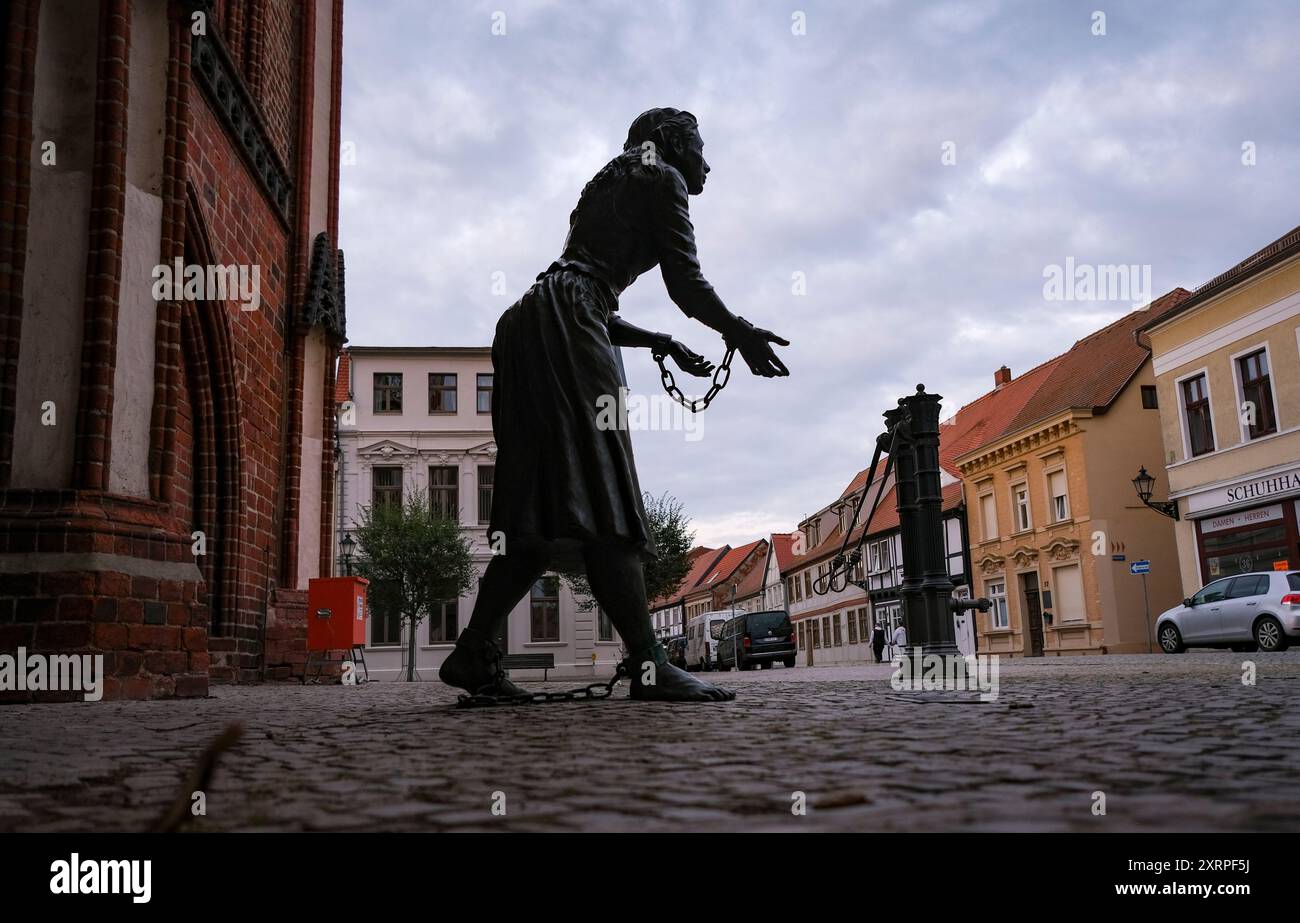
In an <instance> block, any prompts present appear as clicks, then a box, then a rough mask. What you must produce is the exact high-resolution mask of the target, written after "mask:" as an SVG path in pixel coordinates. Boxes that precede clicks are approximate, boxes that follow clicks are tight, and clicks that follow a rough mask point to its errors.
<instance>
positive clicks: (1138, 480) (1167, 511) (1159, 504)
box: [1133, 465, 1178, 520]
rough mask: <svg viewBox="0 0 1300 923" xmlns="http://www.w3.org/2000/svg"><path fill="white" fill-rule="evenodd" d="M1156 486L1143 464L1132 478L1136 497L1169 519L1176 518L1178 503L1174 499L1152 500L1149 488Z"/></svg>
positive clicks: (1154, 480)
mask: <svg viewBox="0 0 1300 923" xmlns="http://www.w3.org/2000/svg"><path fill="white" fill-rule="evenodd" d="M1155 486H1156V479H1155V478H1153V477H1152V476H1151V475H1149V474H1147V469H1146V466H1145V465H1143V466H1142V468H1141V469H1140V470H1139V471H1138V476H1137V477H1135V478H1134V479H1133V489H1134V490H1136V491H1137V495H1138V499H1139V500H1141V501H1142V503H1143V505H1144V506H1149V507H1151V509H1153V510H1155V511H1156V512H1157V513H1163V514H1164V515H1166V516H1168V517H1169V518H1170V519H1174V520H1177V519H1178V503H1177V501H1175V500H1152V499H1151V489H1152V488H1153V487H1155Z"/></svg>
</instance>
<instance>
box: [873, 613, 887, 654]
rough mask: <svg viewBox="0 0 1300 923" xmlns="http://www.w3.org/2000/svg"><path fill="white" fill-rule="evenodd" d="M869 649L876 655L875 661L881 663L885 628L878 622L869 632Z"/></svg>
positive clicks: (883, 651) (883, 652)
mask: <svg viewBox="0 0 1300 923" xmlns="http://www.w3.org/2000/svg"><path fill="white" fill-rule="evenodd" d="M871 650H872V652H873V653H874V654H875V655H876V663H881V662H882V660H881V658H883V657H884V654H885V629H884V628H882V627H881V626H880V623H879V622H877V623H876V627H875V628H874V629H872V632H871Z"/></svg>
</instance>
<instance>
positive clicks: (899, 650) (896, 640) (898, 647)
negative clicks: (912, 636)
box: [891, 622, 907, 659]
mask: <svg viewBox="0 0 1300 923" xmlns="http://www.w3.org/2000/svg"><path fill="white" fill-rule="evenodd" d="M892 640H893V644H894V650H893V656H894V657H901V656H902V654H903V650H904V649H905V648H906V647H907V629H906V628H904V627H903V623H902V622H899V623H898V627H897V628H895V629H894V637H893V639H892ZM891 659H892V658H891Z"/></svg>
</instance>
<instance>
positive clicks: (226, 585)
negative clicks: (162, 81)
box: [165, 189, 244, 648]
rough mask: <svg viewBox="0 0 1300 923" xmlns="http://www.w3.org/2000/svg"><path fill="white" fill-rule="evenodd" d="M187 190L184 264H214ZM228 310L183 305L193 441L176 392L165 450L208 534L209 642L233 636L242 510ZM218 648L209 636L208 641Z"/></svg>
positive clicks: (197, 524)
mask: <svg viewBox="0 0 1300 923" xmlns="http://www.w3.org/2000/svg"><path fill="white" fill-rule="evenodd" d="M188 193H189V196H188V198H189V202H188V205H189V208H188V209H187V214H186V234H185V264H186V265H191V264H198V265H200V266H208V265H212V264H214V263H217V262H219V260H218V259H217V257H216V255H215V254H214V253H213V250H212V245H211V239H210V237H209V235H208V233H207V229H206V228H205V227H204V224H203V216H202V213H201V212H200V210H199V208H198V203H197V201H195V198H194V193H193V189H190V190H188ZM227 310H228V308H227V306H225V305H220V304H213V303H211V302H207V301H182V302H181V303H180V331H179V334H180V343H179V347H180V348H179V354H180V355H179V358H180V366H181V367H180V374H181V376H182V377H183V378H184V385H185V389H186V393H187V395H188V398H189V403H190V408H191V426H190V428H189V431H188V436H189V439H190V445H189V446H178V445H176V440H177V438H178V436H181V437H183V436H184V435H185V432H184V431H183V430H180V429H179V428H178V427H177V426H176V425H175V422H176V408H175V406H174V405H175V401H176V400H177V395H175V394H173V395H171V396H170V398H169V399H170V401H171V402H172V405H173V406H172V407H171V409H170V414H169V415H170V418H171V419H172V421H173V426H172V427H171V428H170V430H169V434H168V436H169V439H170V440H171V443H172V444H171V445H170V446H169V447H168V449H167V451H166V452H165V457H166V458H167V459H168V460H169V463H170V465H171V476H170V477H169V480H171V481H174V475H175V471H176V466H177V465H180V464H182V463H183V462H184V461H185V460H186V459H192V462H191V464H190V472H189V474H190V476H189V478H188V479H186V480H187V486H188V490H187V491H186V493H187V496H184V497H182V496H179V495H177V494H175V493H173V496H172V500H173V502H174V503H177V504H185V505H187V506H188V511H189V513H190V515H191V517H192V522H193V527H194V529H196V530H200V531H202V532H203V533H204V535H205V537H206V544H207V553H206V554H205V555H203V556H202V557H200V558H198V559H197V563H198V565H199V570H200V571H202V573H203V578H204V582H205V584H206V589H207V600H206V602H207V604H208V606H209V628H208V631H209V637H210V638H211V639H213V640H214V641H215V639H220V638H226V637H230V636H231V635H232V634H234V629H235V628H236V626H237V625H238V618H237V613H238V611H239V610H238V605H239V586H240V571H241V555H240V554H239V552H238V551H237V549H238V546H239V536H240V534H241V533H240V529H241V527H242V525H243V522H242V520H243V509H244V504H243V502H242V498H241V485H242V483H243V480H242V469H243V459H244V445H243V428H242V426H241V425H240V419H241V411H240V402H239V390H238V387H237V382H236V377H235V361H234V349H233V345H232V343H233V339H232V338H233V334H232V331H231V324H230V318H229V317H228V316H227V313H226V312H227ZM182 453H185V454H184V455H183V454H182ZM217 646H219V645H217V644H214V643H213V642H212V641H210V647H214V648H215V647H217Z"/></svg>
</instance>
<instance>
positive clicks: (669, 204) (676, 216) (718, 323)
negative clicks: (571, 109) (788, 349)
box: [653, 167, 790, 378]
mask: <svg viewBox="0 0 1300 923" xmlns="http://www.w3.org/2000/svg"><path fill="white" fill-rule="evenodd" d="M653 211H654V221H655V244H656V247H657V249H658V256H659V271H660V273H661V274H662V275H663V278H664V286H665V287H666V288H667V289H668V297H670V298H671V299H672V300H673V303H674V304H676V305H677V307H679V308H681V310H682V313H684V314H685V315H686V316H687V317H693V318H695V319H696V320H698V321H699V322H700V323H702V324H704V325H705V326H706V327H712V328H713V329H714V330H716V331H718V333H720V334H722V336H723V338H724V339H725V340H726V341H727V342H728V343H730V344H731V345H733V346H735V347H736V348H737V349H739V350H740V354H741V355H742V356H744V358H745V363H746V364H747V365H748V366H749V370H750V371H751V372H753V373H754V374H755V375H762V376H764V377H767V378H771V377H775V376H779V375H789V374H790V372H789V370H788V369H787V368H786V367H785V364H784V363H783V362H782V361H781V360H780V359H779V358H777V355H776V353H775V352H774V351H773V349H772V347H771V344H772V343H777V344H779V345H781V346H789V345H790V343H789V341H788V340H785V339H783V338H781V337H779V336H777V335H776V334H774V333H772V332H771V331H768V330H763V329H761V328H759V327H755V326H754V325H753V324H751V323H750V322H749V321H747V320H745V319H744V318H743V317H737V316H736V315H735V314H732V313H731V312H730V311H728V310H727V306H726V305H724V304H723V303H722V299H721V298H719V297H718V294H717V292H715V291H714V290H713V286H712V285H710V284H709V281H708V280H707V279H705V278H704V273H703V272H702V271H701V269H700V259H699V256H698V255H697V254H696V251H695V227H694V226H693V225H692V224H691V210H690V200H689V199H688V197H687V191H686V181H685V180H684V179H682V175H681V174H680V173H678V172H677V171H676V170H674V169H671V168H667V167H665V168H664V169H663V170H662V172H661V179H660V184H659V188H658V190H657V194H656V196H655V203H654V208H653Z"/></svg>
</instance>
